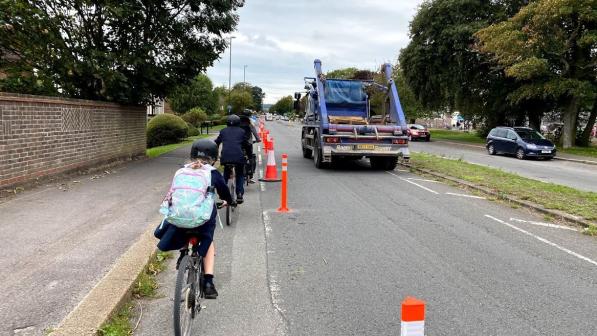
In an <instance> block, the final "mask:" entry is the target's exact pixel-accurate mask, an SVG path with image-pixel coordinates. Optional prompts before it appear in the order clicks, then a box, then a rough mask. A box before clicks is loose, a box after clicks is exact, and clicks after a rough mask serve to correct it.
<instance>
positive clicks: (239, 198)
mask: <svg viewBox="0 0 597 336" xmlns="http://www.w3.org/2000/svg"><path fill="white" fill-rule="evenodd" d="M243 202H244V200H243V195H237V196H236V203H238V204H243Z"/></svg>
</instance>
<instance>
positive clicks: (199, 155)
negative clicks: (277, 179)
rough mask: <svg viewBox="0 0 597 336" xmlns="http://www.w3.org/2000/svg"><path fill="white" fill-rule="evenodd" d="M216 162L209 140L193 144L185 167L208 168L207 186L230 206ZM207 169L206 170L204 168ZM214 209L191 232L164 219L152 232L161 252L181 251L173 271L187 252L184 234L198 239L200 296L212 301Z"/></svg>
mask: <svg viewBox="0 0 597 336" xmlns="http://www.w3.org/2000/svg"><path fill="white" fill-rule="evenodd" d="M217 160H218V145H216V143H215V142H214V141H213V140H208V139H200V140H197V141H195V142H194V143H193V147H192V148H191V163H189V164H188V165H186V167H190V168H193V169H199V168H202V167H203V168H208V169H211V185H212V186H213V187H214V188H215V190H216V191H217V193H218V195H219V197H220V199H221V200H223V201H225V202H226V203H228V204H230V203H232V196H231V195H230V191H229V190H228V187H227V186H226V183H225V182H224V178H223V177H222V175H221V174H220V172H218V171H217V170H216V169H215V168H213V167H212V165H213V164H214V163H215V162H216V161H217ZM205 166H207V167H205ZM216 216H217V208H216V205H215V204H214V207H213V211H212V213H211V217H210V219H209V220H208V221H207V222H205V223H204V224H203V225H201V226H199V227H197V228H194V229H183V228H179V227H176V226H174V225H173V224H170V223H168V222H167V221H166V220H164V221H163V222H162V224H161V225H160V226H159V227H158V228H157V229H156V232H155V236H156V238H158V239H160V241H159V243H158V248H159V249H160V250H162V251H170V250H181V251H180V257H179V259H178V261H177V263H176V268H178V264H179V263H180V261H181V260H182V257H183V256H184V255H185V254H186V253H187V250H186V248H187V244H188V233H193V234H194V235H197V237H198V238H200V242H201V244H200V245H199V248H198V253H199V254H200V255H201V256H202V257H203V267H204V270H205V282H204V293H205V298H206V299H215V298H216V297H217V296H218V292H217V290H216V287H215V285H214V283H213V278H214V264H215V246H214V243H213V236H214V231H215V228H216Z"/></svg>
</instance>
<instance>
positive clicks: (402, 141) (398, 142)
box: [392, 139, 407, 145]
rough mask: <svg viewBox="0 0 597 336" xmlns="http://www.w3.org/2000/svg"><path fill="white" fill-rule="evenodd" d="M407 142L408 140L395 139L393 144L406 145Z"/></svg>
mask: <svg viewBox="0 0 597 336" xmlns="http://www.w3.org/2000/svg"><path fill="white" fill-rule="evenodd" d="M406 142H407V140H406V139H394V140H392V143H393V144H395V145H406Z"/></svg>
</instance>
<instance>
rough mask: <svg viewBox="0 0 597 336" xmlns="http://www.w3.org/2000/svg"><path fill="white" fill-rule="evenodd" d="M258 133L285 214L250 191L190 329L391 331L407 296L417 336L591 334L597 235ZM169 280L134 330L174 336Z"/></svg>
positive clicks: (276, 133) (287, 131) (272, 190)
mask: <svg viewBox="0 0 597 336" xmlns="http://www.w3.org/2000/svg"><path fill="white" fill-rule="evenodd" d="M267 127H268V128H269V129H270V130H271V133H272V135H273V137H274V138H275V140H276V143H275V145H276V155H277V162H278V165H279V163H280V155H281V154H282V153H287V154H288V156H289V159H288V162H289V179H290V182H289V206H290V207H291V208H292V212H291V213H289V214H280V213H277V212H276V210H275V209H277V207H278V206H279V189H280V186H279V184H261V185H255V186H253V187H251V188H253V189H252V190H250V191H249V194H248V195H247V200H248V202H247V204H245V205H243V206H244V208H241V212H240V213H241V215H240V217H239V219H238V222H237V223H236V224H235V225H233V226H232V227H226V228H224V230H219V231H218V232H217V233H216V240H217V244H218V246H220V247H219V248H218V257H217V258H218V259H217V265H218V267H217V273H216V279H217V284H218V289H219V290H220V298H218V300H215V301H208V302H207V303H206V306H207V309H206V310H205V311H204V313H205V314H204V313H203V312H202V315H200V316H199V319H198V321H197V325H196V328H195V332H196V334H210V335H249V334H251V335H398V334H399V333H400V303H401V301H402V300H403V299H404V298H405V297H407V296H414V297H417V298H419V299H421V300H424V301H426V303H427V306H426V307H427V311H426V321H425V325H426V334H427V335H488V336H489V335H503V336H512V335H525V336H531V335H537V336H538V335H587V336H589V335H595V334H597V320H595V317H594V312H595V308H596V302H597V261H596V260H597V244H596V240H595V238H593V237H589V236H585V235H582V234H581V233H579V232H578V231H575V228H572V227H567V226H558V225H557V223H546V222H545V220H544V219H543V218H542V217H540V216H537V215H534V214H532V213H530V212H528V211H526V210H523V209H513V208H510V207H508V206H507V205H504V204H500V203H495V202H492V201H489V200H485V199H483V198H482V197H480V196H477V195H472V194H469V193H467V192H466V191H463V190H460V189H457V188H454V187H451V186H447V185H444V184H442V183H438V182H435V181H429V180H425V179H423V178H421V177H419V176H417V175H413V174H411V173H409V172H406V171H402V170H396V171H393V172H381V171H372V170H371V169H369V167H368V164H367V163H366V162H365V161H363V162H356V163H354V164H352V165H350V166H347V167H346V168H344V169H339V170H318V169H316V168H315V167H314V165H313V162H312V160H307V159H304V158H302V155H301V151H300V126H299V125H298V124H288V123H284V122H268V123H267ZM263 159H264V160H262V161H263V162H265V158H263ZM257 188H259V189H260V192H259V202H257V201H256V200H255V197H256V196H257V194H256V192H255V189H257ZM249 202H251V203H249ZM259 212H261V216H260V215H259ZM242 214H244V215H242ZM171 267H173V266H172V265H171ZM173 273H174V271H173V269H171V270H169V271H167V272H164V273H163V274H162V276H161V278H160V281H161V282H162V283H163V287H162V290H163V293H164V295H165V297H164V298H162V299H157V300H148V301H144V302H143V303H142V304H143V306H144V307H145V308H144V312H145V313H144V318H143V319H142V321H141V323H140V326H139V328H138V330H137V333H136V334H143V335H155V334H160V335H171V334H172V333H171V331H170V326H171V325H172V320H171V318H172V317H171V309H172V308H171V296H172V290H171V288H169V287H168V286H170V287H171V284H172V283H173Z"/></svg>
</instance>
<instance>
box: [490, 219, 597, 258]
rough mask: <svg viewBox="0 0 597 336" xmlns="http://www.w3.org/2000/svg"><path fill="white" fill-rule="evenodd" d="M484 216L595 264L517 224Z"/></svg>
mask: <svg viewBox="0 0 597 336" xmlns="http://www.w3.org/2000/svg"><path fill="white" fill-rule="evenodd" d="M485 217H487V218H490V219H493V220H494V221H496V222H498V223H501V224H504V225H506V226H509V227H511V228H512V229H514V230H516V231H519V232H522V233H524V234H526V235H528V236H531V237H533V238H535V239H537V240H539V241H541V242H543V243H545V244H547V245H551V246H553V247H555V248H557V249H558V250H560V251H564V252H566V253H568V254H570V255H572V256H575V257H577V258H578V259H581V260H584V261H586V262H588V263H590V264H593V265H595V266H597V261H595V260H592V259H589V258H587V257H585V256H583V255H582V254H578V253H576V252H574V251H571V250H569V249H567V248H565V247H562V246H560V245H558V244H556V243H554V242H551V241H549V240H547V239H545V238H542V237H539V236H537V235H535V234H533V233H530V232H528V231H525V230H523V229H521V228H519V227H518V226H515V225H512V224H510V223H508V222H505V221H503V220H501V219H498V218H495V217H493V216H490V215H485Z"/></svg>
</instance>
